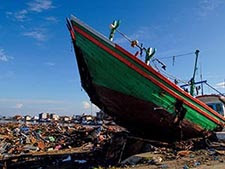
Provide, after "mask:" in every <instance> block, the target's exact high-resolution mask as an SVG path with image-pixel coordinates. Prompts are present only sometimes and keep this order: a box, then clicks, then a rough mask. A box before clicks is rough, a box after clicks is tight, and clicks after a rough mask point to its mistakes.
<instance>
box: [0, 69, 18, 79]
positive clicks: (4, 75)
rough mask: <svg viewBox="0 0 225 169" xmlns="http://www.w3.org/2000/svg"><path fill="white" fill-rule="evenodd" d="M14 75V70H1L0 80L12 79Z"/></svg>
mask: <svg viewBox="0 0 225 169" xmlns="http://www.w3.org/2000/svg"><path fill="white" fill-rule="evenodd" d="M14 75H15V73H14V72H13V71H6V72H0V80H6V79H11V78H12V77H13V76H14Z"/></svg>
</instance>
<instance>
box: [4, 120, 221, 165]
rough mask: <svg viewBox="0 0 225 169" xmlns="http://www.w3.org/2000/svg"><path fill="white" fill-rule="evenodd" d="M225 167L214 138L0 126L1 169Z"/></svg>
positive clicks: (98, 127) (68, 127)
mask: <svg viewBox="0 0 225 169" xmlns="http://www.w3.org/2000/svg"><path fill="white" fill-rule="evenodd" d="M140 153H141V154H140ZM224 163H225V142H224V141H222V140H220V141H219V140H217V139H216V138H193V139H190V140H185V141H177V142H162V141H156V140H149V139H144V138H139V137H136V136H134V135H132V133H129V132H128V131H127V130H125V129H124V128H122V127H120V126H118V125H112V124H107V125H106V124H101V125H83V124H73V123H70V124H66V125H63V124H60V123H39V124H26V123H23V124H21V123H3V124H0V169H1V167H2V166H3V167H2V168H4V169H6V168H12V169H13V168H17V169H20V168H21V169H22V168H33V169H34V168H35V169H36V168H65V169H67V168H68V169H69V168H71V167H72V168H74V167H75V168H81V169H82V168H93V167H97V168H98V167H99V168H101V167H100V166H103V167H108V166H110V165H111V166H117V167H119V168H124V167H125V168H133V167H135V168H139V167H140V168H145V167H146V168H184V169H188V168H192V167H195V168H196V167H198V166H199V167H204V168H207V166H213V165H223V164H224ZM114 168H115V167H114Z"/></svg>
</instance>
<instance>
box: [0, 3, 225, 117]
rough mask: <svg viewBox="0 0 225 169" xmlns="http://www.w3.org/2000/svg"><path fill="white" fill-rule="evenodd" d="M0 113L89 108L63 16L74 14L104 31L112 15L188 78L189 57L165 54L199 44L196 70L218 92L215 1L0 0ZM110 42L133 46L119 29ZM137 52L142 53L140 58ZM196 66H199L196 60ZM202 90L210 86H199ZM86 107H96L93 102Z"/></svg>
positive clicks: (220, 52) (224, 73) (219, 39)
mask: <svg viewBox="0 0 225 169" xmlns="http://www.w3.org/2000/svg"><path fill="white" fill-rule="evenodd" d="M0 3H1V6H0V32H1V33H0V39H1V41H0V115H10V116H11V115H15V114H21V113H22V114H23V115H26V114H29V115H35V114H37V113H40V112H55V113H59V114H60V115H73V114H81V113H89V114H90V113H91V102H90V100H89V97H88V96H87V94H86V93H85V91H84V90H83V89H82V87H81V84H80V77H79V73H78V68H77V64H76V61H75V56H74V51H73V47H72V44H71V39H70V36H69V32H68V30H67V28H66V21H65V19H66V17H70V15H71V14H73V15H75V16H76V17H78V18H79V19H80V20H82V21H83V22H85V23H87V24H88V25H90V26H91V27H93V28H94V29H96V30H97V31H99V32H100V33H102V34H103V35H105V36H108V35H109V24H110V23H111V22H112V21H113V20H115V19H120V20H121V21H122V22H121V25H120V27H119V30H121V31H122V32H124V33H126V35H127V36H129V37H130V38H131V39H137V40H138V41H139V42H142V43H143V44H144V45H145V46H147V47H155V48H156V49H157V51H156V54H155V57H157V58H164V59H162V61H163V62H164V63H165V64H166V65H167V71H168V74H169V75H173V76H175V77H177V78H178V79H181V80H183V81H186V82H187V81H189V80H190V78H191V76H192V73H193V67H194V59H195V56H194V54H193V55H188V56H184V57H177V58H176V59H175V60H173V59H172V58H168V59H166V57H168V56H174V55H180V54H185V53H189V52H194V51H195V50H196V49H199V50H200V54H199V56H200V60H199V64H198V71H197V78H196V79H197V80H199V79H200V70H202V72H203V79H207V80H208V82H209V83H210V84H212V85H213V86H214V87H215V88H216V89H218V90H220V91H221V92H223V93H224V92H225V80H224V79H225V70H224V69H223V66H224V60H225V59H224V55H225V52H224V44H225V23H224V22H223V21H224V19H225V13H224V10H225V1H223V0H190V1H179V0H171V1H164V0H158V1H156V0H143V1H141V2H139V1H133V0H129V1H128V0H123V1H119V0H115V1H112V2H110V3H105V1H103V0H99V1H95V2H94V1H93V2H91V1H88V0H82V1H81V0H74V1H66V2H64V1H60V0H22V1H12V0H0ZM115 42H116V43H119V44H120V45H122V46H123V47H125V48H126V49H127V50H129V51H131V52H132V53H135V52H136V51H137V49H132V48H131V47H130V44H129V43H128V42H127V41H126V40H125V39H124V38H122V37H121V36H120V35H119V34H116V35H115ZM141 59H143V58H141ZM200 65H201V67H200ZM205 92H208V93H210V92H212V91H211V90H209V89H208V88H205ZM92 108H93V110H92V111H93V112H95V111H98V108H97V107H96V106H93V107H92Z"/></svg>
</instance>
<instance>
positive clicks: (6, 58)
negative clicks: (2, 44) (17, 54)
mask: <svg viewBox="0 0 225 169" xmlns="http://www.w3.org/2000/svg"><path fill="white" fill-rule="evenodd" d="M10 59H13V57H11V56H8V55H6V54H5V51H4V49H0V61H3V62H8V61H9V60H10Z"/></svg>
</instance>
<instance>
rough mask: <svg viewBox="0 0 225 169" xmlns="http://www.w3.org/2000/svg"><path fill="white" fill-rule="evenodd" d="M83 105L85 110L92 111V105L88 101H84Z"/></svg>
mask: <svg viewBox="0 0 225 169" xmlns="http://www.w3.org/2000/svg"><path fill="white" fill-rule="evenodd" d="M82 105H83V108H84V109H90V107H91V104H90V103H89V102H87V101H83V102H82Z"/></svg>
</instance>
